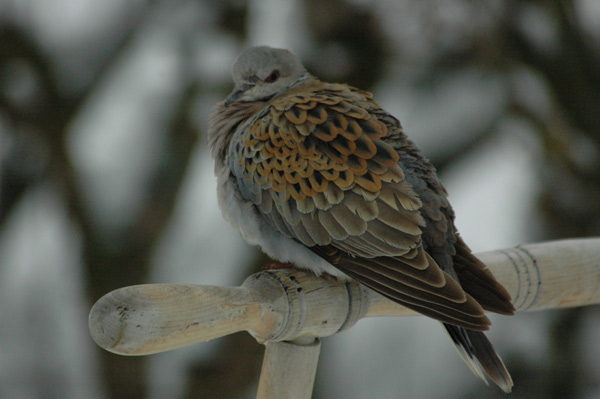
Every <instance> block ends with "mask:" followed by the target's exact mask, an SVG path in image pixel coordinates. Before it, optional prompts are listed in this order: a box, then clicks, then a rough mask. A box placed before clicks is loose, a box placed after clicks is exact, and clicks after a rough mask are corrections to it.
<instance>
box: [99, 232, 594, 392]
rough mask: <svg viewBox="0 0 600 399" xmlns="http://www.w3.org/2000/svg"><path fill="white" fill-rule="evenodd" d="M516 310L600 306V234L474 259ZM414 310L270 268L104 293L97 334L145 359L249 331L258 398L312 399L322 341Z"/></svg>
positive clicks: (350, 287) (349, 286) (109, 345)
mask: <svg viewBox="0 0 600 399" xmlns="http://www.w3.org/2000/svg"><path fill="white" fill-rule="evenodd" d="M477 256H478V257H479V258H480V259H481V260H482V261H483V262H484V263H485V264H486V265H488V267H489V269H490V270H491V271H492V273H493V274H494V275H495V276H496V278H497V279H498V280H499V281H500V282H501V283H502V284H503V285H504V286H505V287H506V288H507V289H508V291H509V292H510V294H511V296H512V299H513V303H514V305H515V307H516V308H517V310H518V311H532V310H543V309H555V308H562V307H573V306H583V305H590V304H597V303H600V238H588V239H573V240H561V241H551V242H546V243H541V244H530V245H523V246H518V247H515V248H510V249H505V250H498V251H491V252H485V253H480V254H477ZM414 314H415V313H414V312H413V311H411V310H409V309H406V308H404V307H402V306H400V305H397V304H395V303H393V302H391V301H389V300H387V299H386V298H384V297H382V296H381V295H379V294H377V293H375V292H373V291H371V290H369V289H367V288H365V287H363V286H361V285H359V284H357V283H356V282H349V283H340V282H338V281H337V280H334V279H324V278H317V277H315V276H314V275H313V274H312V273H309V272H305V271H301V270H296V269H278V270H265V271H262V272H259V273H256V274H254V275H252V276H250V277H248V278H247V279H246V281H244V283H243V284H242V285H241V286H240V287H216V286H202V285H189V284H149V285H138V286H132V287H125V288H121V289H118V290H115V291H112V292H110V293H109V294H107V295H105V296H104V297H102V298H101V299H100V300H98V302H96V304H95V305H94V306H93V308H92V310H91V311H90V316H89V328H90V332H91V335H92V337H93V338H94V340H95V341H96V343H97V344H98V345H99V346H101V347H102V348H104V349H106V350H108V351H111V352H114V353H117V354H121V355H147V354H152V353H157V352H162V351H167V350H170V349H175V348H179V347H181V346H184V345H190V344H193V343H197V342H202V341H208V340H211V339H215V338H219V337H222V336H225V335H228V334H232V333H235V332H238V331H244V330H245V331H248V332H249V333H250V334H252V336H254V337H255V338H256V340H257V341H258V342H261V343H265V344H266V346H267V348H266V351H265V359H264V362H263V370H262V373H261V380H260V382H259V388H258V394H257V398H260V399H264V398H290V399H296V398H298V399H299V398H310V395H311V392H312V384H313V382H314V377H315V373H316V365H317V360H318V356H319V345H320V343H319V340H318V337H325V336H329V335H332V334H335V333H337V332H340V331H344V330H346V329H348V328H350V327H352V326H353V325H354V324H355V323H356V322H357V321H358V320H360V319H362V318H365V317H373V316H404V315H414Z"/></svg>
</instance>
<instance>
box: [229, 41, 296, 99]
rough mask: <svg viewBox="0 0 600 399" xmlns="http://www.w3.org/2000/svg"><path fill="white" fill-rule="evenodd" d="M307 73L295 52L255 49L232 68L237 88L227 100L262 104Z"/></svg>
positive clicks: (250, 49)
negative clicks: (260, 101)
mask: <svg viewBox="0 0 600 399" xmlns="http://www.w3.org/2000/svg"><path fill="white" fill-rule="evenodd" d="M305 73H306V69H305V68H304V66H303V65H302V63H301V62H300V59H299V58H298V57H297V56H296V55H295V54H293V53H292V52H290V51H288V50H284V49H278V48H272V47H267V46H259V47H251V48H249V49H247V50H245V51H244V52H243V53H242V54H240V55H239V56H238V57H237V59H236V60H235V62H234V63H233V67H232V69H231V75H232V77H233V81H234V82H235V88H234V89H233V91H232V92H231V94H230V95H229V97H227V99H226V100H225V106H227V105H229V104H231V103H232V102H234V101H259V100H265V99H268V98H271V97H273V96H275V95H277V94H279V93H281V92H282V91H284V90H285V89H286V88H287V87H289V86H290V85H291V84H292V83H294V82H295V81H297V80H298V79H299V78H300V77H302V76H303V75H304V74H305Z"/></svg>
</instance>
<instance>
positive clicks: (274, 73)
mask: <svg viewBox="0 0 600 399" xmlns="http://www.w3.org/2000/svg"><path fill="white" fill-rule="evenodd" d="M277 79H279V70H278V69H274V70H273V71H272V72H271V74H270V75H269V76H267V77H266V78H265V83H273V82H275V81H276V80H277Z"/></svg>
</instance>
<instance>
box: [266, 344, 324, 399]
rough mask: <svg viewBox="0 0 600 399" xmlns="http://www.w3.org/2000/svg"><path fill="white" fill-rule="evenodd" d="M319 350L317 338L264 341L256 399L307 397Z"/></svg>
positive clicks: (313, 378) (302, 398)
mask: <svg viewBox="0 0 600 399" xmlns="http://www.w3.org/2000/svg"><path fill="white" fill-rule="evenodd" d="M320 350H321V342H320V341H319V339H318V338H312V339H304V340H299V341H291V342H288V341H281V342H267V343H266V349H265V356H264V360H263V365H262V370H261V371H260V380H259V382H258V392H257V393H256V399H281V398H286V399H310V398H311V395H312V391H313V385H314V382H315V376H316V374H317V363H318V362H319V352H320Z"/></svg>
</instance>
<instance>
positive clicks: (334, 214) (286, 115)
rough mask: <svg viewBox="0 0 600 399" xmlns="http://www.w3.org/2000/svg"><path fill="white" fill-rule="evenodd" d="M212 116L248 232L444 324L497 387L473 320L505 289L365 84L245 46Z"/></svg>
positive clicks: (494, 368) (509, 309)
mask: <svg viewBox="0 0 600 399" xmlns="http://www.w3.org/2000/svg"><path fill="white" fill-rule="evenodd" d="M232 75H233V79H234V82H235V84H236V86H235V88H234V90H233V92H232V93H231V95H230V96H229V97H228V98H227V99H226V100H225V101H224V102H222V103H219V104H218V105H217V106H216V109H215V111H214V113H213V115H212V118H211V121H210V127H209V143H210V146H211V148H212V153H213V157H214V159H215V174H216V175H217V187H218V188H217V192H218V197H219V204H220V207H221V210H222V212H223V215H224V216H225V218H226V219H227V220H228V221H229V222H230V223H231V224H232V225H233V226H234V227H235V228H236V229H237V230H238V231H239V232H240V233H241V234H242V236H243V237H244V238H245V239H246V240H247V241H248V242H250V243H251V244H256V245H260V246H261V248H262V249H263V250H264V251H265V252H266V253H267V254H269V255H270V256H272V257H273V258H275V259H278V260H279V261H281V262H290V263H292V264H293V265H294V266H296V267H300V268H305V269H309V270H312V271H314V272H315V273H317V274H322V273H327V274H330V275H333V276H336V277H338V278H340V279H348V278H352V279H355V280H357V281H358V282H360V283H361V284H363V285H365V286H367V287H369V288H371V289H373V290H375V291H377V292H379V293H380V294H382V295H384V296H386V297H387V298H389V299H391V300H393V301H395V302H398V303H400V304H402V305H404V306H406V307H408V308H411V309H413V310H415V311H417V312H420V313H422V314H424V315H426V316H429V317H432V318H434V319H436V320H439V321H441V322H442V323H444V326H445V327H446V330H447V331H448V333H449V334H450V337H451V338H452V340H453V342H454V343H455V345H456V346H457V349H458V351H459V353H460V355H461V357H462V358H463V359H464V360H465V362H466V363H467V365H468V366H469V367H470V369H471V370H472V371H473V372H474V373H475V374H476V375H477V376H479V377H481V378H482V379H484V380H485V377H484V375H485V374H487V375H488V376H489V377H490V378H491V379H492V380H493V381H494V382H495V383H496V384H498V385H499V386H500V388H502V389H503V390H504V391H506V392H510V390H511V388H512V385H513V383H512V380H511V377H510V374H509V373H508V371H507V370H506V368H505V366H504V364H503V363H502V360H501V359H500V357H499V356H498V355H497V353H496V351H495V350H494V348H493V347H492V345H491V343H490V342H489V341H488V340H487V338H486V337H485V335H484V334H483V333H482V331H485V330H487V329H488V328H489V326H490V321H489V319H488V318H487V317H486V316H485V313H484V311H486V310H487V311H492V312H496V313H501V314H506V315H510V314H513V313H514V307H513V305H512V304H511V298H510V295H509V294H508V292H507V291H506V290H505V289H504V287H502V286H501V285H500V284H499V283H498V282H497V281H496V280H495V278H494V277H493V275H492V274H491V273H490V272H489V271H488V270H487V268H486V267H485V265H484V264H483V263H482V262H481V261H479V259H477V258H476V257H475V256H474V255H473V254H472V253H471V250H470V249H469V248H468V246H467V245H466V244H465V243H464V242H463V240H462V239H461V237H460V236H459V235H458V232H457V230H456V228H455V226H454V213H453V211H452V207H451V205H450V203H449V202H448V200H447V193H446V190H445V189H444V187H443V185H442V183H441V182H440V180H439V178H438V176H437V173H436V171H435V168H434V167H433V166H432V165H431V163H430V162H429V161H428V160H427V159H426V158H425V157H424V156H423V155H422V154H421V152H420V150H419V149H418V148H417V147H416V146H415V145H414V144H413V143H412V142H411V141H410V140H408V138H407V136H406V135H405V134H404V132H403V129H402V126H401V124H400V122H399V121H398V120H397V119H396V118H394V117H393V116H392V115H390V114H389V113H388V112H386V111H385V110H383V109H382V108H381V107H380V106H379V104H378V103H377V102H376V101H375V100H374V99H373V97H372V95H371V94H370V93H368V92H365V91H362V90H358V89H356V88H353V87H351V86H348V85H345V84H334V83H326V82H322V81H320V80H319V79H317V78H315V77H313V76H312V75H310V74H309V73H308V72H307V71H306V70H305V68H304V66H303V65H302V63H301V62H300V60H299V59H298V57H297V56H295V55H294V54H293V53H291V52H289V51H288V50H283V49H274V48H270V47H265V46H261V47H252V48H250V49H248V50H246V51H245V52H243V53H242V54H241V55H240V56H239V57H238V59H237V60H236V61H235V63H234V65H233V69H232Z"/></svg>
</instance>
